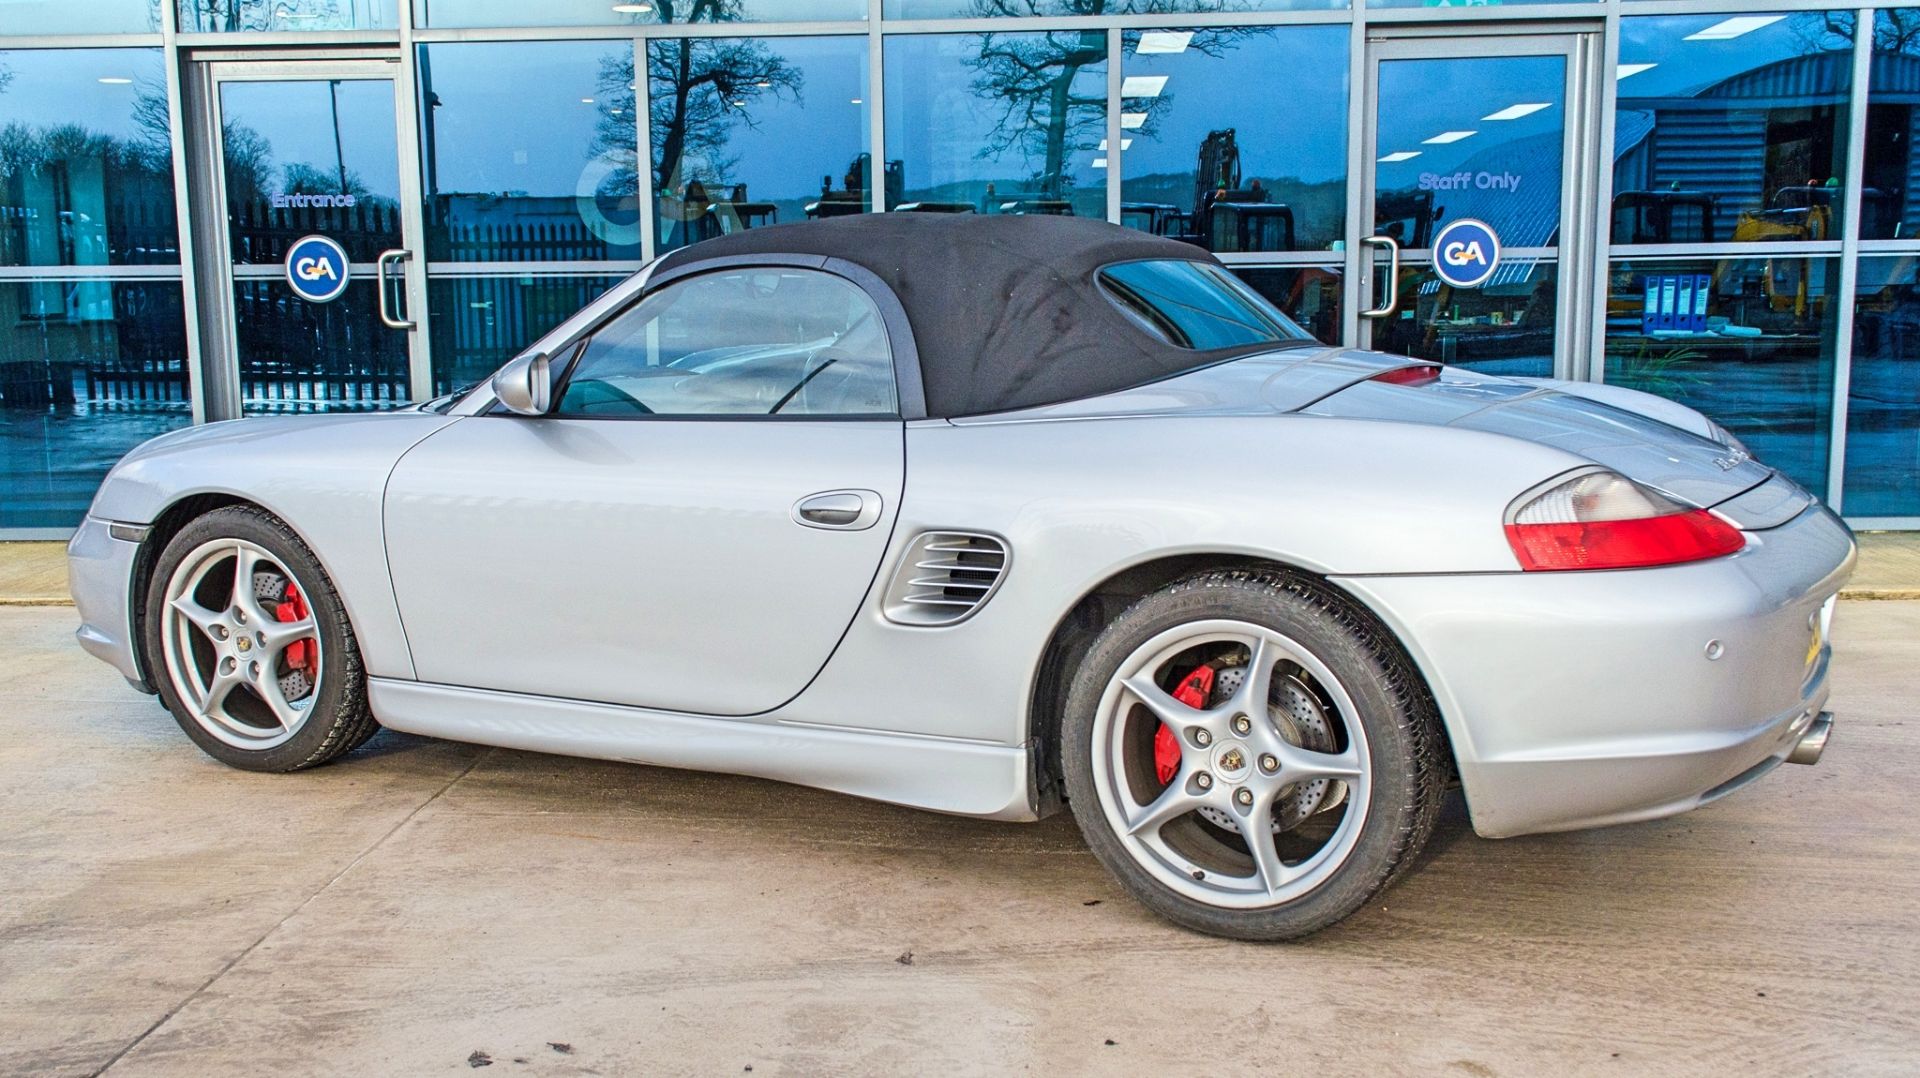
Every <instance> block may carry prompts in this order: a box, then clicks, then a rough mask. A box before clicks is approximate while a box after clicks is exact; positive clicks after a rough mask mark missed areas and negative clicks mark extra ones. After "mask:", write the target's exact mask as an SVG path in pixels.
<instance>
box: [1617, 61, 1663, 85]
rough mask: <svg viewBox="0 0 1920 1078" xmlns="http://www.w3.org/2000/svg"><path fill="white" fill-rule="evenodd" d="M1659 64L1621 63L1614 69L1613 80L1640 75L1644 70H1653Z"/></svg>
mask: <svg viewBox="0 0 1920 1078" xmlns="http://www.w3.org/2000/svg"><path fill="white" fill-rule="evenodd" d="M1659 66H1660V65H1659V64H1621V65H1620V66H1618V67H1616V68H1614V69H1613V81H1615V82H1619V81H1620V80H1621V79H1624V78H1630V77H1632V76H1634V75H1638V74H1639V73H1641V72H1642V71H1652V70H1653V69H1654V68H1656V67H1659Z"/></svg>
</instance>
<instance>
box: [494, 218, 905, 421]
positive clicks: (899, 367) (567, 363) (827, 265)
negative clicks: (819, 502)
mask: <svg viewBox="0 0 1920 1078" xmlns="http://www.w3.org/2000/svg"><path fill="white" fill-rule="evenodd" d="M662 257H665V256H662ZM741 269H805V270H815V271H818V272H821V273H825V274H827V275H829V276H832V277H838V278H840V279H841V280H843V281H845V282H847V283H848V284H849V285H851V286H852V287H854V288H856V289H858V290H859V291H860V292H861V293H863V294H864V295H865V296H866V297H867V299H868V301H869V302H871V303H872V304H873V305H874V308H875V309H876V310H878V311H879V312H880V328H881V332H883V333H884V334H885V335H886V338H887V349H888V351H889V352H890V353H891V355H892V359H893V386H894V410H893V411H892V412H891V413H887V414H884V415H882V414H858V413H843V414H836V415H753V414H745V415H706V414H700V413H688V414H667V415H560V414H558V413H557V412H549V413H548V414H546V415H544V416H538V417H530V416H519V417H516V418H523V419H525V418H540V419H565V420H582V421H589V422H592V421H599V420H612V421H616V422H625V421H640V422H675V421H699V422H719V423H738V422H756V421H772V422H785V423H821V422H828V423H859V422H868V423H871V422H883V423H899V422H902V421H904V420H911V419H925V418H926V416H927V405H926V393H925V390H924V389H923V388H922V385H921V381H920V353H919V350H918V349H916V348H915V347H914V343H913V330H912V327H911V326H910V325H909V324H908V322H907V312H906V309H905V308H904V307H902V306H901V305H900V300H899V298H898V297H896V296H895V295H894V294H893V290H892V289H891V288H888V287H887V285H886V283H885V282H883V281H882V280H880V278H879V277H877V276H875V275H874V274H873V273H872V272H870V271H868V270H866V269H864V268H862V267H860V266H857V265H855V264H853V263H851V262H848V261H847V260H845V259H841V258H831V257H827V256H824V255H789V254H766V255H725V256H719V257H714V258H703V259H697V260H693V261H689V262H686V263H685V264H683V265H678V266H673V267H670V268H667V269H665V270H664V271H662V272H659V273H656V274H653V275H650V276H649V277H648V278H647V281H646V284H645V285H644V286H643V287H642V288H641V289H640V291H638V292H637V293H635V294H634V295H632V296H629V297H627V299H626V300H625V301H624V302H622V303H620V304H619V305H618V306H616V307H614V308H613V309H612V310H609V311H608V312H607V313H606V314H605V315H604V316H603V317H601V318H598V319H595V320H594V321H593V322H592V323H591V324H589V325H587V326H585V327H583V328H581V329H580V330H579V331H578V332H576V333H573V334H571V335H569V336H568V337H567V339H566V340H564V341H562V342H561V343H560V344H558V345H557V346H556V347H554V348H553V349H552V350H551V351H550V353H549V354H551V355H554V356H556V357H560V356H562V355H564V357H565V358H564V360H561V361H559V362H558V363H556V367H555V372H554V375H553V400H554V402H555V404H556V406H557V405H558V402H559V401H560V400H561V399H562V398H563V397H564V396H565V394H566V389H567V383H568V382H570V381H572V379H573V375H574V371H575V368H576V367H577V366H578V364H579V362H580V359H581V357H582V356H584V355H585V354H586V351H587V349H586V347H585V346H586V345H587V344H588V343H589V342H590V341H591V340H592V339H593V337H594V336H595V335H596V334H598V333H599V332H600V331H601V330H603V329H605V328H606V327H607V326H609V325H610V324H612V323H613V322H614V321H615V320H616V319H619V318H621V317H622V316H624V315H626V314H627V313H628V312H629V311H632V310H633V309H634V308H635V307H638V306H639V305H640V304H642V303H644V302H646V301H647V300H648V299H649V298H651V297H653V296H655V295H657V294H658V293H659V292H660V291H661V290H663V289H665V288H667V287H669V286H671V285H674V284H679V283H681V282H684V281H686V280H688V279H690V278H693V277H697V276H705V275H707V274H710V273H718V272H727V271H732V270H741ZM642 272H645V271H642ZM497 403H498V402H496V405H497ZM489 412H490V414H500V412H501V410H500V409H498V408H497V407H496V408H493V409H489ZM507 414H511V413H507Z"/></svg>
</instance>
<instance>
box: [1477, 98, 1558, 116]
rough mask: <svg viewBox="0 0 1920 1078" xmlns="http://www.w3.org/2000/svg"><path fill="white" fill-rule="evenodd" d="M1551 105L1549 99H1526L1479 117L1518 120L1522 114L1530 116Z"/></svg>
mask: <svg viewBox="0 0 1920 1078" xmlns="http://www.w3.org/2000/svg"><path fill="white" fill-rule="evenodd" d="M1552 107H1553V103H1552V102H1550V101H1527V102H1522V103H1521V104H1518V105H1508V106H1507V107H1506V108H1504V109H1501V110H1500V111H1499V112H1496V113H1494V114H1493V115H1491V116H1482V117H1480V118H1481V119H1482V120H1518V119H1519V118H1520V117H1522V116H1531V115H1533V114H1534V113H1536V112H1539V111H1540V110H1541V109H1550V108H1552Z"/></svg>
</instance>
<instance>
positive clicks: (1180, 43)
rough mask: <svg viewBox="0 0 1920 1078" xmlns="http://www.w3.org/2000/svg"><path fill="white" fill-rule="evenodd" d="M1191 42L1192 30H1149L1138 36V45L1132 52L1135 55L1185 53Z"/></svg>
mask: <svg viewBox="0 0 1920 1078" xmlns="http://www.w3.org/2000/svg"><path fill="white" fill-rule="evenodd" d="M1192 40H1193V31H1192V30H1149V31H1147V32H1146V33H1144V34H1141V35H1140V45H1139V47H1138V48H1135V49H1134V50H1133V51H1134V52H1136V53H1148V52H1186V51H1187V43H1188V42H1190V41H1192Z"/></svg>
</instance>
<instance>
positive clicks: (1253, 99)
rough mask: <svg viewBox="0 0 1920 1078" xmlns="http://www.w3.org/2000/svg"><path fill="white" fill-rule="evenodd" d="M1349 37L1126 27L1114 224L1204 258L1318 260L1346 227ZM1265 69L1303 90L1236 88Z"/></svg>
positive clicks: (1308, 31) (1343, 32)
mask: <svg viewBox="0 0 1920 1078" xmlns="http://www.w3.org/2000/svg"><path fill="white" fill-rule="evenodd" d="M1347 34H1348V30H1347V28H1346V27H1344V26H1301V27H1286V28H1277V27H1269V28H1259V27H1202V28H1199V29H1193V30H1149V31H1128V33H1127V36H1126V44H1125V56H1126V72H1125V79H1124V81H1123V82H1122V84H1121V94H1122V104H1121V112H1120V124H1121V128H1122V130H1121V142H1120V146H1121V156H1122V157H1123V159H1124V176H1125V180H1124V182H1123V183H1122V185H1121V195H1120V197H1121V200H1122V201H1121V208H1120V223H1121V224H1124V225H1127V226H1129V227H1131V228H1138V229H1141V230H1143V231H1148V232H1153V233H1156V234H1158V235H1162V236H1174V237H1177V238H1180V239H1185V240H1187V241H1189V242H1192V243H1197V244H1199V245H1201V246H1203V247H1206V248H1207V249H1208V250H1213V251H1318V250H1326V249H1327V248H1328V247H1330V246H1331V245H1333V244H1334V243H1335V242H1336V241H1338V240H1339V239H1340V238H1341V236H1342V234H1343V233H1344V231H1345V229H1346V220H1347V185H1346V176H1347V78H1346V73H1347ZM1275 71H1301V72H1306V71H1310V72H1312V73H1313V75H1312V90H1311V92H1303V93H1297V94H1286V95H1279V94H1261V93H1246V92H1244V91H1245V89H1246V87H1247V86H1249V85H1252V84H1257V83H1259V82H1260V81H1261V80H1262V79H1265V78H1267V77H1268V76H1269V75H1270V73H1272V72H1275ZM1105 141H1106V140H1105V138H1104V136H1103V137H1102V138H1101V140H1100V142H1101V144H1102V145H1104V144H1105ZM1112 157H1113V155H1111V154H1109V155H1107V159H1108V160H1112Z"/></svg>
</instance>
